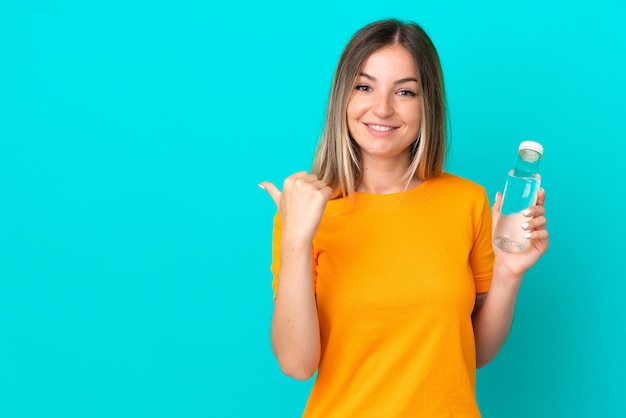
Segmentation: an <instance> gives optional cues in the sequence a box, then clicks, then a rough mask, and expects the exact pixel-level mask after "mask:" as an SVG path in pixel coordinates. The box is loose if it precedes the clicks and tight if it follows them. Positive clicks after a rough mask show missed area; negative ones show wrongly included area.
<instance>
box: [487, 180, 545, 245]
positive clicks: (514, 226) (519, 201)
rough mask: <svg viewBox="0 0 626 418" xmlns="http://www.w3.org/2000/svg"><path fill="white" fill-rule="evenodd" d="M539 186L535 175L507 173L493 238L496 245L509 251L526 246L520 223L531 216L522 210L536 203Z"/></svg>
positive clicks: (528, 219) (526, 240) (524, 231)
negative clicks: (521, 175) (522, 175)
mask: <svg viewBox="0 0 626 418" xmlns="http://www.w3.org/2000/svg"><path fill="white" fill-rule="evenodd" d="M539 186H540V180H539V178H538V177H536V176H533V175H530V176H527V177H526V176H524V177H517V176H513V172H511V173H510V174H509V177H508V179H507V182H506V184H505V187H504V194H503V197H502V199H503V201H502V209H501V211H500V220H499V221H498V224H497V225H496V231H495V233H494V238H493V243H494V245H495V246H496V247H498V248H500V249H502V250H504V251H506V252H509V253H517V252H520V251H523V250H524V249H525V248H526V245H527V242H528V239H527V238H526V237H525V235H526V230H524V229H522V224H523V223H525V222H529V221H530V220H531V219H532V218H530V217H526V216H524V215H523V214H522V211H523V210H524V209H526V208H528V207H529V206H532V205H534V204H535V203H536V201H537V192H538V191H539Z"/></svg>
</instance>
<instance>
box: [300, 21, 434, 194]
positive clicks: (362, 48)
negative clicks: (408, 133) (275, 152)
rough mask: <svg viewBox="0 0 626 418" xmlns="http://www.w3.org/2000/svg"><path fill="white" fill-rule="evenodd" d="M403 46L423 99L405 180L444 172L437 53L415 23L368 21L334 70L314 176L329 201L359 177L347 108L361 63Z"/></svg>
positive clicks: (348, 191) (351, 190)
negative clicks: (323, 185)
mask: <svg viewBox="0 0 626 418" xmlns="http://www.w3.org/2000/svg"><path fill="white" fill-rule="evenodd" d="M396 44H397V45H402V46H404V47H405V48H406V49H407V50H408V51H409V52H410V53H411V55H412V56H413V58H414V60H415V67H416V68H417V71H418V78H419V91H420V98H421V100H422V115H421V116H422V124H421V127H420V132H419V136H418V138H416V140H415V142H414V144H413V146H412V147H411V154H410V158H411V162H410V164H409V168H408V170H407V172H406V174H405V176H404V179H403V180H404V181H405V184H406V185H407V186H408V184H409V182H410V180H411V179H412V178H413V177H414V176H416V175H417V176H418V177H419V178H420V179H422V180H426V179H428V178H431V177H435V176H438V175H439V174H441V173H442V172H443V165H444V161H445V154H446V112H445V94H444V85H443V73H442V71H441V64H440V62H439V55H438V54H437V50H436V49H435V46H434V44H433V43H432V41H431V39H430V38H429V37H428V35H427V34H426V32H425V31H424V30H423V29H422V28H421V27H420V26H419V25H417V24H416V23H414V22H410V21H409V22H401V21H399V20H396V19H389V20H381V21H378V22H374V23H370V24H369V25H367V26H365V27H363V28H362V29H361V30H359V31H358V32H357V33H356V34H354V36H353V37H352V39H350V41H349V42H348V44H347V45H346V47H345V49H344V50H343V53H342V54H341V57H340V58H339V62H338V64H337V68H336V70H335V75H334V78H333V82H332V85H331V91H330V97H329V100H328V106H327V109H326V121H325V123H324V130H323V133H322V137H321V139H320V142H319V144H318V147H317V151H316V153H315V158H314V159H313V168H312V173H313V174H315V175H317V176H318V177H319V178H320V179H322V180H324V181H325V182H326V184H328V186H329V187H331V188H332V189H333V197H339V196H344V197H345V196H349V195H352V194H353V193H354V191H355V190H356V189H357V187H358V185H359V182H360V179H361V155H360V149H359V146H358V145H357V144H356V142H355V141H354V140H353V139H352V138H351V137H350V134H349V132H348V122H347V120H346V110H347V106H348V100H349V98H350V95H351V93H352V90H353V89H354V87H355V83H356V80H357V77H358V75H359V73H360V72H361V69H362V68H363V66H364V64H365V61H366V60H367V59H368V58H369V56H370V55H371V54H372V53H374V52H375V51H377V50H379V49H381V48H383V47H386V46H389V45H396Z"/></svg>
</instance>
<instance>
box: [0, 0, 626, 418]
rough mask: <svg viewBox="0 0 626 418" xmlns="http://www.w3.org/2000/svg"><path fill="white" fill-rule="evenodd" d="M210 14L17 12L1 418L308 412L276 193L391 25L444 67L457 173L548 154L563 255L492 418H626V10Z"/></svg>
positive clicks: (7, 71)
mask: <svg viewBox="0 0 626 418" xmlns="http://www.w3.org/2000/svg"><path fill="white" fill-rule="evenodd" d="M209 3H210V2H203V1H192V0H178V1H156V0H155V1H98V0H93V1H89V2H83V1H53V0H24V1H8V0H0V188H1V189H0V416H2V417H11V418H12V417H29V418H30V417H209V416H210V417H296V416H299V415H300V413H301V410H302V408H303V406H304V403H305V401H306V397H307V395H308V391H309V389H310V385H311V382H304V383H303V382H298V381H295V380H291V379H289V378H287V377H284V376H283V375H281V373H280V370H279V368H278V366H277V364H276V362H275V360H274V358H273V356H272V353H271V348H270V344H269V323H270V315H271V309H272V291H271V287H270V282H271V275H270V271H269V264H270V239H271V238H270V237H271V225H272V217H273V214H274V210H275V208H274V206H273V203H272V202H271V200H270V198H269V197H268V196H267V195H266V194H265V192H263V191H262V190H260V189H259V188H258V187H257V183H259V182H260V181H263V180H270V181H274V182H276V183H277V184H281V182H282V179H283V178H284V177H286V176H287V175H289V174H291V173H292V172H294V171H297V170H301V169H308V168H309V167H310V163H311V158H312V153H313V150H314V148H315V145H316V142H317V138H318V136H319V133H320V130H321V126H322V121H323V114H324V110H325V109H324V106H325V102H326V98H327V94H328V88H329V85H330V80H331V77H332V73H333V70H334V67H335V63H336V61H337V58H338V57H339V54H340V52H341V50H342V48H343V46H344V45H345V43H346V42H347V40H348V39H349V37H350V36H351V35H352V34H353V33H354V32H355V31H356V30H357V29H359V28H360V27H361V26H363V25H364V24H366V23H369V22H370V21H373V20H376V19H380V18H387V17H398V18H402V19H412V20H415V21H417V22H418V23H420V24H421V25H423V26H424V28H425V29H426V30H427V31H428V32H429V33H430V35H431V37H432V38H433V40H434V42H435V44H436V46H437V48H438V50H439V52H440V55H441V58H442V63H443V67H444V73H445V77H446V83H447V93H448V102H449V103H448V104H449V111H450V117H451V127H450V129H451V148H450V152H449V159H448V163H447V169H448V171H451V172H453V173H456V174H459V175H462V176H465V177H467V178H470V179H472V180H474V181H476V182H478V183H480V184H482V185H484V186H485V187H486V189H487V191H488V193H489V196H490V197H491V199H492V200H493V196H494V195H495V193H496V191H498V190H501V189H502V186H503V183H504V180H505V177H506V172H507V171H508V169H509V168H510V167H511V166H512V164H513V163H514V162H515V154H516V148H517V145H518V144H519V142H520V141H521V140H524V139H535V140H538V141H540V142H542V143H543V144H544V146H545V150H546V151H545V157H544V160H543V162H542V165H541V171H542V175H543V178H544V183H543V185H544V188H545V189H546V191H547V202H546V205H547V208H548V211H549V213H548V219H549V229H550V232H551V234H552V235H551V237H552V238H551V248H550V249H549V252H548V253H547V254H546V255H545V257H544V258H543V259H541V260H540V262H539V263H538V264H537V265H536V266H535V267H533V269H532V270H531V271H529V272H528V274H527V277H526V279H525V282H524V284H523V286H522V289H521V292H520V295H519V299H518V306H517V311H516V318H515V320H514V324H513V329H512V333H511V336H510V338H509V340H508V342H507V344H506V345H505V347H504V348H503V350H502V351H501V353H500V355H499V356H498V357H497V358H496V359H495V360H494V361H493V362H492V363H491V364H490V365H488V366H487V367H486V368H484V369H481V370H479V372H478V400H479V404H480V407H481V409H482V411H483V414H484V416H485V417H487V418H491V417H529V416H533V417H587V416H602V417H622V416H626V401H625V399H626V396H625V395H626V386H625V383H624V375H625V374H626V360H625V356H624V353H625V352H626V341H625V338H624V322H625V317H626V308H625V304H624V302H623V297H624V296H623V295H624V294H625V290H626V289H625V287H626V286H625V284H624V282H625V281H624V278H625V277H624V268H623V260H624V248H625V246H624V243H623V237H624V236H626V225H625V222H624V216H623V213H624V209H625V207H624V203H623V193H624V186H623V185H622V186H618V181H619V180H621V178H622V177H623V172H622V167H623V165H624V163H623V161H624V154H625V151H626V145H625V142H626V141H625V140H626V128H625V124H624V116H623V114H624V96H625V94H626V86H625V81H624V74H626V63H625V58H624V57H625V56H626V50H625V45H626V39H625V36H624V32H623V22H622V20H623V17H624V16H625V15H626V13H625V12H626V9H625V7H624V6H622V5H621V4H623V3H621V2H618V1H614V2H611V1H607V0H599V1H594V2H583V3H579V4H578V3H572V2H566V1H562V2H561V1H546V0H543V1H538V0H527V1H524V2H510V3H507V4H506V5H505V4H503V3H504V2H499V1H484V2H480V3H474V2H462V1H443V2H432V1H431V2H422V1H394V2H380V1H369V0H361V1H345V2H337V1H325V0H320V1H317V2H315V5H312V4H310V5H308V4H304V5H300V6H298V5H297V3H293V2H286V1H285V2H236V1H233V2H221V3H216V4H215V5H210V4H209ZM620 184H621V183H620Z"/></svg>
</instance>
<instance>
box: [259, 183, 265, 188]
mask: <svg viewBox="0 0 626 418" xmlns="http://www.w3.org/2000/svg"><path fill="white" fill-rule="evenodd" d="M258 186H259V187H260V188H261V189H263V190H266V189H265V186H263V185H262V184H261V183H259V184H258Z"/></svg>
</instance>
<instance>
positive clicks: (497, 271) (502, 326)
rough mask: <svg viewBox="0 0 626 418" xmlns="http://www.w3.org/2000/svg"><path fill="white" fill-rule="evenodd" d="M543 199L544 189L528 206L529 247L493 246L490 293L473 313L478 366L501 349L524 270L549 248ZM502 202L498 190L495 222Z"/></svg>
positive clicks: (486, 361)
mask: <svg viewBox="0 0 626 418" xmlns="http://www.w3.org/2000/svg"><path fill="white" fill-rule="evenodd" d="M544 202H545V192H544V191H543V189H541V190H540V191H539V193H538V195H537V204H536V205H535V206H532V207H530V208H529V209H528V211H529V214H528V216H531V217H532V220H531V221H530V222H528V225H525V226H526V228H525V229H526V230H527V231H528V233H529V234H530V236H529V241H528V247H527V248H526V249H525V250H524V251H522V252H520V253H515V254H511V253H506V252H504V251H501V250H500V249H498V248H494V252H495V261H494V266H493V277H492V279H491V285H490V287H489V293H488V294H487V296H486V297H485V298H484V303H483V304H482V306H478V304H477V308H476V309H475V311H474V313H473V315H472V322H473V324H474V335H475V339H476V367H482V366H484V365H486V364H487V363H489V362H490V361H491V360H493V358H494V357H495V356H496V354H497V353H498V351H500V348H501V347H502V345H503V344H504V342H505V341H506V339H507V337H508V335H509V331H510V329H511V323H512V321H513V312H514V310H515V302H516V300H517V294H518V291H519V288H520V285H521V283H522V279H523V277H524V273H525V272H526V270H528V269H529V268H530V267H532V266H533V265H534V264H535V263H536V262H537V260H538V259H539V257H541V255H543V253H545V251H546V250H547V249H548V231H547V230H546V218H545V208H544ZM501 204H502V197H501V195H500V194H499V193H498V196H497V197H496V202H495V204H494V205H493V208H492V215H493V225H495V224H496V222H497V219H498V218H499V216H500V207H501ZM520 227H521V226H520Z"/></svg>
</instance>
